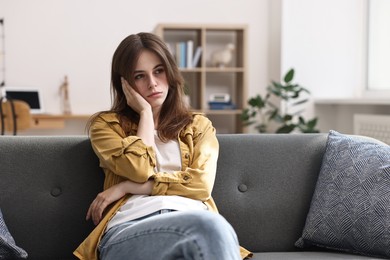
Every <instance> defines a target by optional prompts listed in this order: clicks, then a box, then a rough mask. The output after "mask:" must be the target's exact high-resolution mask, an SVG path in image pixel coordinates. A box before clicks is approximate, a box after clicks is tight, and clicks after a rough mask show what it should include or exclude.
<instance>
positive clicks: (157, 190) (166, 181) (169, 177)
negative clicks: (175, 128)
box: [152, 115, 219, 201]
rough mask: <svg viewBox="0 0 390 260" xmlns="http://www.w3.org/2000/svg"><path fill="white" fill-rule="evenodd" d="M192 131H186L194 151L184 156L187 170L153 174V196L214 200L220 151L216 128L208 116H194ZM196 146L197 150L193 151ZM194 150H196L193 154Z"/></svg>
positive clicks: (186, 136)
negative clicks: (177, 196)
mask: <svg viewBox="0 0 390 260" xmlns="http://www.w3.org/2000/svg"><path fill="white" fill-rule="evenodd" d="M191 129H194V130H193V131H191V132H192V133H191V134H187V133H184V137H183V138H185V139H187V140H184V141H185V142H186V143H188V144H189V146H190V151H189V153H187V154H184V155H183V156H182V160H183V164H184V165H188V167H187V168H186V169H184V171H177V172H174V173H166V172H158V173H156V174H154V175H153V178H154V182H155V183H154V187H153V191H152V195H179V196H183V197H188V198H192V199H196V200H201V201H206V200H208V199H210V197H211V192H212V189H213V187H214V181H215V175H216V170H217V160H218V154H219V143H218V140H217V137H216V132H215V128H214V127H213V126H212V124H211V121H210V120H209V119H207V118H206V117H204V116H201V115H198V116H195V117H194V122H193V126H192V127H191ZM192 149H193V150H192ZM191 152H192V153H191Z"/></svg>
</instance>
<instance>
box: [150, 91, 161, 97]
mask: <svg viewBox="0 0 390 260" xmlns="http://www.w3.org/2000/svg"><path fill="white" fill-rule="evenodd" d="M161 94H162V92H154V93H152V94H150V95H149V96H148V97H158V96H160V95H161Z"/></svg>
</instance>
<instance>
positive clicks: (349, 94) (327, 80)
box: [281, 0, 390, 133]
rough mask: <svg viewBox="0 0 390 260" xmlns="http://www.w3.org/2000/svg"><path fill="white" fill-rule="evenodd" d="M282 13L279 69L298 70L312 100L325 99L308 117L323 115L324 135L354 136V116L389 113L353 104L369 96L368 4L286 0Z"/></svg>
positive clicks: (364, 1)
mask: <svg viewBox="0 0 390 260" xmlns="http://www.w3.org/2000/svg"><path fill="white" fill-rule="evenodd" d="M281 12H282V26H281V27H282V29H281V31H282V33H281V71H282V72H285V71H287V70H288V69H289V68H291V67H294V68H295V69H296V78H295V80H296V82H298V83H299V84H301V85H303V86H305V87H307V88H308V89H309V90H310V91H311V94H312V101H313V100H322V102H321V104H317V105H315V104H314V103H313V102H312V104H311V106H309V108H308V109H307V111H306V113H305V114H306V116H308V117H314V116H318V117H319V128H320V130H321V131H322V132H327V131H329V130H330V129H334V130H338V131H340V132H345V133H353V115H354V114H355V113H383V112H384V111H386V110H387V111H389V110H388V108H389V107H388V108H384V107H383V106H378V105H375V104H373V105H367V102H365V101H362V102H361V104H359V101H352V102H351V100H352V99H354V100H360V99H367V98H370V97H369V96H368V94H367V91H366V87H367V0H342V1H340V0H282V11H281ZM380 98H382V99H385V98H387V100H389V99H390V98H389V96H387V97H386V96H382V97H380ZM329 99H331V100H332V101H325V102H324V101H323V100H329ZM338 99H341V100H346V101H345V103H343V102H344V101H337V100H338ZM333 102H334V103H333ZM324 103H325V104H324ZM373 103H375V102H373ZM380 103H382V104H383V101H381V102H380ZM351 104H353V105H351ZM389 104H390V102H389Z"/></svg>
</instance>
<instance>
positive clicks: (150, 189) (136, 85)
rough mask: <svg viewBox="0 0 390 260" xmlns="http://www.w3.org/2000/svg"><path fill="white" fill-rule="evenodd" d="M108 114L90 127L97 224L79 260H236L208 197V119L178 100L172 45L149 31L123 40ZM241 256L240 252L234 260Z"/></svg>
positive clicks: (211, 133) (92, 212) (212, 143)
mask: <svg viewBox="0 0 390 260" xmlns="http://www.w3.org/2000/svg"><path fill="white" fill-rule="evenodd" d="M111 82H112V84H111V92H112V95H113V101H114V102H113V105H112V108H111V110H110V111H105V112H100V113H98V114H96V115H95V116H94V117H93V118H92V119H91V122H90V126H89V132H90V139H91V143H92V147H93V149H94V151H95V153H96V154H97V156H98V157H99V160H100V166H101V167H102V168H103V170H104V173H105V182H104V191H103V192H101V193H100V194H98V196H97V197H96V198H95V200H94V201H93V202H92V204H91V205H90V207H89V209H88V212H87V219H90V218H91V219H92V220H93V222H94V223H95V225H97V226H96V228H95V229H94V231H93V232H92V233H91V234H90V235H89V236H88V237H87V239H86V240H85V241H84V242H83V243H82V244H81V245H80V246H79V247H78V248H77V249H76V251H75V252H74V254H75V255H76V256H77V257H78V258H80V259H88V260H90V259H224V260H227V259H241V258H244V257H247V256H249V255H250V253H249V252H248V251H247V250H245V249H243V248H240V247H239V244H238V240H237V236H236V234H235V232H234V230H233V228H232V227H231V226H230V224H229V223H228V222H227V221H226V220H225V219H224V218H223V217H222V216H221V215H219V214H218V213H217V208H216V205H215V204H214V201H213V199H212V198H211V192H212V189H213V185H214V180H215V174H216V166H217V158H218V149H219V146H218V141H217V138H216V134H215V129H214V127H213V126H212V124H211V122H210V121H209V120H208V119H207V118H206V117H205V116H204V115H201V114H196V113H191V112H190V111H189V110H188V108H187V106H186V105H185V102H184V101H183V95H184V94H183V93H184V92H183V86H184V81H183V78H182V76H181V74H180V72H179V69H178V67H177V66H176V64H175V61H174V59H173V57H172V55H171V54H170V52H169V50H168V48H167V47H166V45H165V44H164V43H163V41H162V40H161V39H159V38H158V37H157V36H155V35H153V34H150V33H139V34H135V35H130V36H128V37H127V38H125V39H124V40H123V41H122V42H121V43H120V44H119V46H118V48H117V50H116V51H115V53H114V56H113V60H112V71H111ZM240 253H241V256H240Z"/></svg>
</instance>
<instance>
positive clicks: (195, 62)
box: [192, 46, 202, 68]
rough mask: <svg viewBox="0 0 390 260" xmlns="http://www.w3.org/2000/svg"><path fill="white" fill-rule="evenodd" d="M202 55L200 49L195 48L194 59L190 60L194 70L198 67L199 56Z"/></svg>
mask: <svg viewBox="0 0 390 260" xmlns="http://www.w3.org/2000/svg"><path fill="white" fill-rule="evenodd" d="M201 54H202V47H200V46H198V47H196V50H195V53H194V58H193V59H192V67H193V68H196V67H197V66H198V63H199V60H200V55H201Z"/></svg>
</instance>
